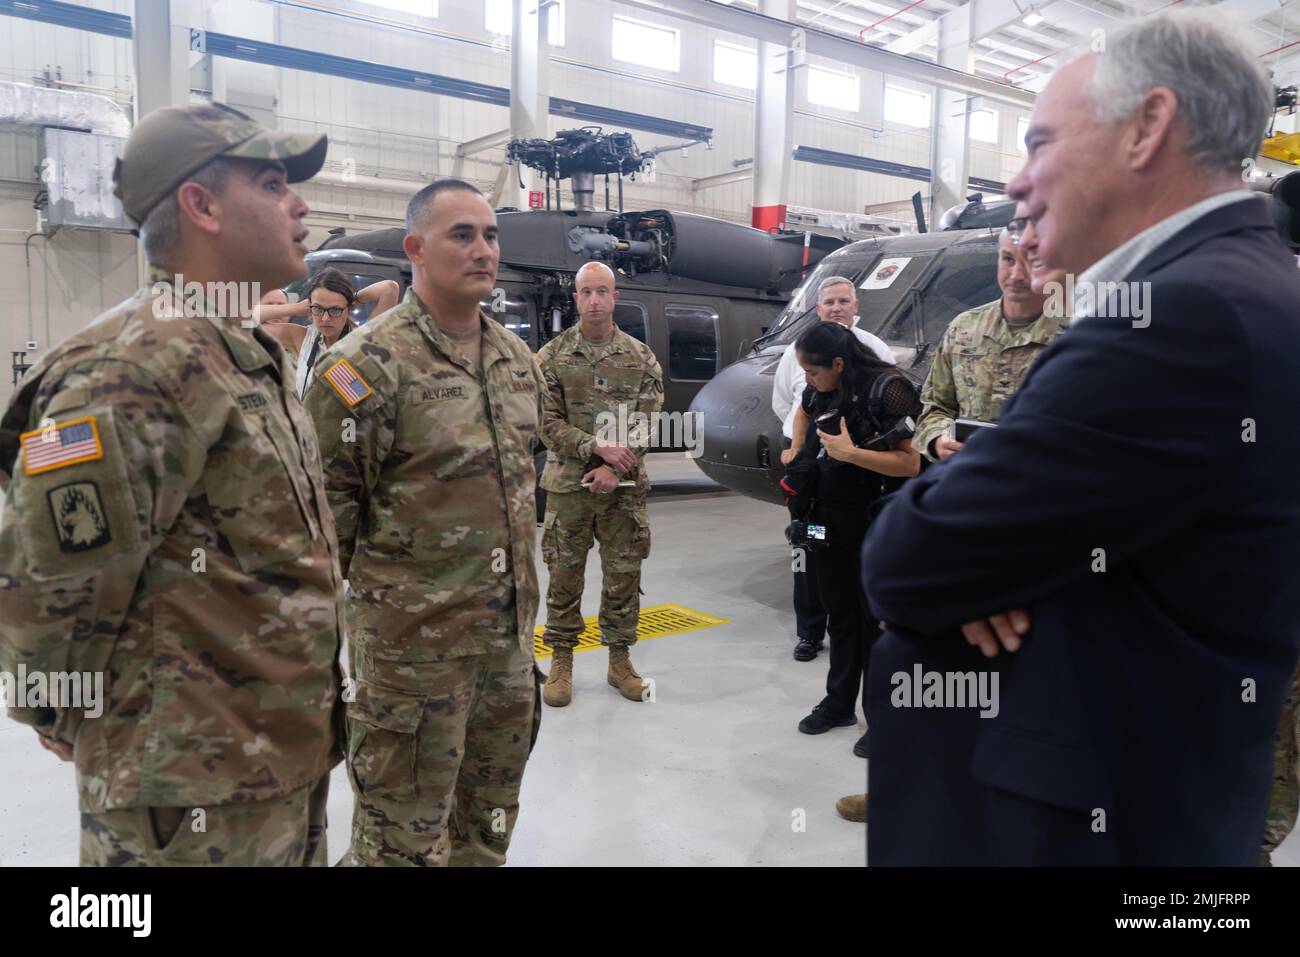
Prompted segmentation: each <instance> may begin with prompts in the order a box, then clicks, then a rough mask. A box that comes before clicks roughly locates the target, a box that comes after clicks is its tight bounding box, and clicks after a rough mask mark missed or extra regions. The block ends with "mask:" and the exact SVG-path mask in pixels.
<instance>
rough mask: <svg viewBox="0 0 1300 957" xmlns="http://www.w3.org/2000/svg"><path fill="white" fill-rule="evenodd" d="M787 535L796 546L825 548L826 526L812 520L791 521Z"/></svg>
mask: <svg viewBox="0 0 1300 957" xmlns="http://www.w3.org/2000/svg"><path fill="white" fill-rule="evenodd" d="M786 537H787V538H789V539H790V544H791V545H792V546H793V547H795V548H825V547H826V526H825V525H816V524H814V523H812V522H791V523H790V530H789V532H788V534H787V536H786Z"/></svg>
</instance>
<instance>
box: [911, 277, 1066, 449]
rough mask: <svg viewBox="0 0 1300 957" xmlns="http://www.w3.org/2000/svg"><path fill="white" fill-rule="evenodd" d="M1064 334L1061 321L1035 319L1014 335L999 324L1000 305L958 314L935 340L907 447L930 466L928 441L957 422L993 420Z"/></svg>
mask: <svg viewBox="0 0 1300 957" xmlns="http://www.w3.org/2000/svg"><path fill="white" fill-rule="evenodd" d="M1064 328H1065V320H1064V319H1061V318H1055V317H1050V316H1047V315H1042V316H1039V317H1038V318H1037V319H1035V320H1034V321H1033V322H1031V323H1030V324H1029V325H1028V326H1026V327H1025V328H1023V329H1021V330H1020V331H1019V332H1012V331H1011V327H1010V326H1008V325H1007V323H1006V320H1005V319H1003V318H1002V300H1001V299H999V300H997V301H996V302H990V303H989V304H988V305H986V306H977V307H976V308H974V309H969V310H967V311H966V312H963V313H961V314H960V315H958V316H957V317H956V318H954V319H953V320H952V322H950V323H949V324H948V329H947V331H946V332H944V334H943V338H942V339H940V340H939V348H938V349H937V350H936V351H935V355H934V364H933V365H932V366H930V374H929V376H927V377H926V380H925V386H924V387H923V388H922V389H921V402H922V405H923V408H922V409H921V418H920V420H919V421H918V422H917V424H916V436H915V437H914V438H913V439H912V447H913V448H915V449H918V450H919V451H920V452H921V454H922V455H924V456H925V457H926V458H928V459H930V460H931V461H938V458H937V456H935V454H934V449H933V447H932V446H933V444H934V440H935V439H937V438H939V436H941V435H943V434H944V433H945V432H947V431H948V430H949V429H950V428H951V427H952V424H953V422H954V421H955V420H956V419H957V418H966V419H979V420H981V421H983V422H993V421H996V420H997V417H998V413H999V412H1000V411H1001V409H1002V403H1004V402H1006V400H1007V399H1009V398H1010V397H1011V396H1012V395H1013V394H1014V393H1015V391H1016V389H1018V388H1020V383H1021V382H1022V381H1024V378H1025V374H1026V373H1027V372H1029V367H1030V366H1032V365H1033V364H1034V360H1035V359H1036V358H1038V354H1039V353H1040V352H1042V351H1043V349H1044V348H1045V347H1046V346H1047V345H1048V344H1049V343H1050V342H1051V341H1052V340H1053V339H1055V338H1056V337H1057V336H1058V335H1060V334H1061V331H1062V330H1063V329H1064Z"/></svg>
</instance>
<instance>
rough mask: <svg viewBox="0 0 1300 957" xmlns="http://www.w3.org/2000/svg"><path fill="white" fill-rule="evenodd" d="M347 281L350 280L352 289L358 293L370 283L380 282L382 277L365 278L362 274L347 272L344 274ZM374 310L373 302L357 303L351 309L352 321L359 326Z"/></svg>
mask: <svg viewBox="0 0 1300 957" xmlns="http://www.w3.org/2000/svg"><path fill="white" fill-rule="evenodd" d="M346 275H347V277H348V279H350V280H352V288H353V289H356V290H358V291H360V290H362V289H365V288H366V287H367V286H369V285H371V284H372V283H377V282H380V281H382V280H383V279H384V278H385V277H383V276H367V275H364V274H362V273H354V272H349V273H347V274H346ZM374 308H375V304H374V303H373V302H359V303H357V304H356V305H354V306H353V307H352V321H353V322H355V323H356V324H357V325H361V324H362V323H363V322H365V321H366V320H367V319H369V318H370V312H371V310H373V309H374Z"/></svg>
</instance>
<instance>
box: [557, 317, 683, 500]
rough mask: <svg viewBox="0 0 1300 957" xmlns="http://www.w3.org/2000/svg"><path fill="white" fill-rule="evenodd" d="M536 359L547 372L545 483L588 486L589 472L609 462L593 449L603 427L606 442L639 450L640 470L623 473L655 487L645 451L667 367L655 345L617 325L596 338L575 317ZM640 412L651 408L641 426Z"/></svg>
mask: <svg viewBox="0 0 1300 957" xmlns="http://www.w3.org/2000/svg"><path fill="white" fill-rule="evenodd" d="M537 359H538V361H539V362H540V363H541V364H542V374H543V375H544V376H545V378H546V396H545V398H544V400H543V403H542V409H543V411H542V438H543V440H544V441H545V442H546V447H547V450H548V451H547V455H546V469H545V470H544V471H543V472H542V488H544V489H546V491H548V492H577V491H581V490H582V477H583V476H584V475H586V474H587V472H589V471H590V470H591V469H593V468H596V467H597V466H598V465H604V464H605V461H604V459H601V458H599V457H598V456H596V455H595V454H594V453H593V451H592V449H593V448H594V446H595V445H596V440H597V437H598V433H599V438H600V441H601V444H606V443H608V444H614V443H618V444H622V445H627V446H628V447H630V448H632V449H633V450H634V451H635V452H636V456H637V468H636V473H635V474H627V475H620V476H619V477H620V478H622V479H633V480H635V481H636V483H637V486H638V488H640V489H642V490H645V489H648V488H649V487H650V482H649V479H647V478H646V474H645V462H644V460H645V453H646V449H647V448H648V446H649V439H650V432H651V429H652V427H653V425H654V418H655V413H657V412H658V411H659V410H660V408H661V407H662V406H663V400H664V375H663V372H662V370H661V369H660V368H659V360H658V359H656V358H655V354H654V351H653V350H651V348H650V347H649V346H647V345H646V344H645V343H643V342H641V341H639V340H637V339H634V338H632V337H631V336H629V335H628V334H627V333H626V332H624V331H623V330H622V329H619V328H618V327H617V326H616V327H615V328H614V337H613V339H612V340H610V341H609V342H607V343H602V344H600V345H593V344H592V343H590V342H588V341H587V340H586V339H585V338H583V335H582V331H581V330H580V328H579V327H578V326H576V325H575V326H570V327H569V328H568V329H566V330H564V332H562V333H561V334H560V335H558V336H556V337H555V338H554V339H552V340H551V341H550V342H548V343H547V344H546V345H544V346H542V348H541V351H539V352H538V353H537ZM635 413H640V415H641V416H644V425H643V427H642V428H641V429H637V428H636V425H637V423H638V422H639V421H641V419H640V416H637V415H636V414H635Z"/></svg>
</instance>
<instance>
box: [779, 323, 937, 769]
mask: <svg viewBox="0 0 1300 957" xmlns="http://www.w3.org/2000/svg"><path fill="white" fill-rule="evenodd" d="M795 353H796V355H797V357H798V360H799V365H800V366H801V367H802V368H803V370H804V372H805V373H806V374H807V377H808V386H807V387H806V388H805V390H804V394H803V399H802V402H801V405H800V408H799V411H798V412H797V413H796V415H795V426H794V429H793V436H792V442H793V444H792V446H791V449H792V450H793V451H794V452H795V455H794V456H793V458H792V460H791V461H790V462H789V465H788V471H787V475H786V479H785V482H784V483H783V484H784V485H785V487H786V490H787V491H788V492H790V493H791V495H790V500H789V504H790V505H791V508H792V514H794V515H795V516H796V518H797V520H796V521H795V522H794V524H793V526H792V536H791V544H792V545H794V546H795V547H797V548H800V547H801V548H803V549H804V553H805V555H806V557H807V560H808V561H809V562H810V563H811V565H812V567H813V568H814V569H815V570H816V578H817V583H818V589H819V593H820V596H821V600H822V604H823V605H824V606H825V608H826V611H827V613H828V616H829V622H828V630H829V632H830V640H831V654H830V658H831V664H830V674H829V676H828V678H827V680H826V697H825V698H823V699H822V702H821V704H819V705H817V707H815V708H813V710H812V713H811V714H809V715H808V716H807V717H806V718H804V719H803V720H802V721H800V722H799V730H800V731H802V732H803V733H804V734H822V733H824V732H826V731H829V730H830V729H831V728H838V727H848V726H850V725H854V724H856V723H857V699H858V694H859V690H861V692H862V694H863V703H864V706H865V695H866V670H867V661H868V657H869V653H870V646H871V643H872V642H873V641H874V640H875V638H876V637H877V636H878V635H879V633H880V629H879V624H878V623H877V622H876V621H875V620H874V619H873V618H872V617H871V613H870V610H869V609H868V608H867V604H866V602H865V601H864V599H863V597H862V590H861V587H860V586H859V585H858V582H859V580H860V577H861V576H860V573H859V566H860V559H859V553H860V552H861V550H862V541H863V539H864V538H865V537H866V534H867V525H868V523H869V522H870V516H871V507H872V504H873V503H874V502H875V501H876V500H877V499H879V498H880V497H881V496H882V495H884V494H885V493H887V492H890V491H893V490H894V489H896V488H898V486H899V485H901V484H902V480H903V479H906V478H909V477H911V476H913V475H916V474H917V472H919V471H920V468H921V457H920V455H919V453H917V452H916V451H914V450H913V448H912V442H911V436H912V432H913V431H914V430H915V422H914V421H913V418H912V417H914V416H916V415H918V414H919V413H920V411H921V403H920V398H919V396H918V394H917V390H916V387H915V386H914V385H913V384H912V381H911V380H910V379H908V378H907V376H905V375H904V374H903V373H901V372H899V371H898V369H897V368H896V367H894V366H893V365H891V364H889V363H886V362H883V361H881V360H880V359H879V358H878V357H876V356H874V355H872V354H871V352H870V351H868V350H867V349H866V348H865V347H864V346H863V345H862V343H861V342H860V341H858V339H857V338H856V337H854V335H853V333H852V332H850V331H849V330H848V329H845V328H844V327H843V326H841V325H839V324H838V323H834V322H819V323H817V324H816V325H814V326H813V327H812V328H810V329H809V330H808V331H807V332H805V333H803V335H801V336H800V337H799V339H798V340H797V341H796V342H795ZM853 751H854V754H857V755H858V756H859V757H866V756H867V737H866V735H863V736H862V738H861V739H860V740H859V741H858V743H857V744H856V745H855V746H854V749H853Z"/></svg>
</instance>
